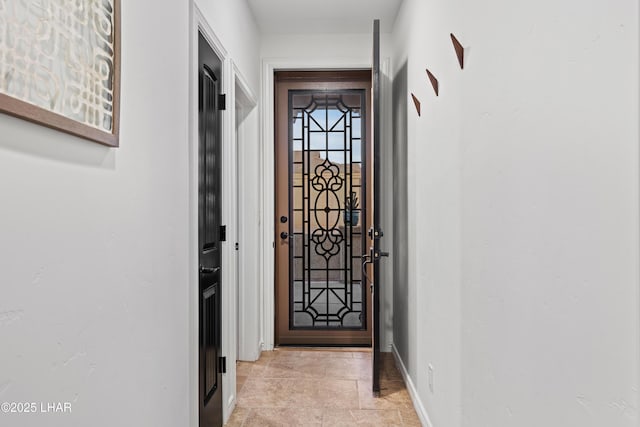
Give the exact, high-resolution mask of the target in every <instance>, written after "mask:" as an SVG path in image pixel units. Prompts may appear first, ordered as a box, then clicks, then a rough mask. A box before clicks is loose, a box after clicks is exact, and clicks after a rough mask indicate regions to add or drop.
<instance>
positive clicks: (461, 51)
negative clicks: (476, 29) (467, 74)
mask: <svg viewBox="0 0 640 427" xmlns="http://www.w3.org/2000/svg"><path fill="white" fill-rule="evenodd" d="M451 41H452V42H453V48H454V49H455V50H456V55H457V56H458V62H459V63H460V69H462V70H464V47H462V44H461V43H460V42H459V41H458V39H457V38H456V36H454V35H453V33H451Z"/></svg>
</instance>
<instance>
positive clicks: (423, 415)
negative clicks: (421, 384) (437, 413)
mask: <svg viewBox="0 0 640 427" xmlns="http://www.w3.org/2000/svg"><path fill="white" fill-rule="evenodd" d="M391 352H392V353H393V358H394V359H395V360H396V366H397V367H398V369H399V370H400V373H401V374H402V378H403V379H404V383H405V384H406V386H407V391H408V392H409V396H411V400H412V401H413V407H414V408H415V410H416V413H417V414H418V418H420V422H421V423H422V425H423V426H425V427H433V424H432V423H431V420H430V419H429V415H428V414H427V410H426V409H425V407H424V405H423V404H422V401H421V400H420V396H418V390H417V389H416V386H415V384H413V381H412V380H411V377H410V376H409V372H408V371H407V367H406V366H404V363H403V362H402V358H400V354H398V349H397V348H396V346H395V345H394V344H391Z"/></svg>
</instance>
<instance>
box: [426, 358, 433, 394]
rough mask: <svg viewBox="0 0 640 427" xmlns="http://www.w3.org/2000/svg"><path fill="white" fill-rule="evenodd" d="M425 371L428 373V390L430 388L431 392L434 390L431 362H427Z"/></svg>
mask: <svg viewBox="0 0 640 427" xmlns="http://www.w3.org/2000/svg"><path fill="white" fill-rule="evenodd" d="M427 373H428V380H429V390H431V393H433V392H434V389H433V365H432V364H431V363H429V366H428V367H427Z"/></svg>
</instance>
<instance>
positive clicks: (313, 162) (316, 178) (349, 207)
mask: <svg viewBox="0 0 640 427" xmlns="http://www.w3.org/2000/svg"><path fill="white" fill-rule="evenodd" d="M288 104H289V126H290V129H289V161H290V168H289V188H290V194H289V199H290V203H289V206H290V212H289V218H291V219H292V221H290V223H289V236H290V246H289V258H290V259H289V268H290V274H289V277H290V292H289V295H290V296H289V311H290V316H289V321H290V328H291V329H336V328H341V329H366V327H367V321H366V319H367V317H366V302H365V301H364V299H363V298H365V293H364V292H363V283H362V271H361V267H360V266H361V263H362V261H361V256H362V254H363V250H362V249H363V247H364V242H363V237H364V236H363V231H362V230H363V226H362V221H364V219H365V218H366V202H367V201H366V191H364V185H365V183H364V179H363V177H364V176H365V171H364V169H365V162H364V161H363V160H364V159H365V158H366V156H365V154H364V151H363V149H364V145H363V138H362V135H363V134H364V133H365V129H364V126H365V123H366V121H365V120H364V115H365V114H366V108H365V106H366V96H365V91H364V90H362V89H355V90H339V91H313V90H311V91H310V90H290V91H289V102H288Z"/></svg>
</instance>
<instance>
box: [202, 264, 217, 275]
mask: <svg viewBox="0 0 640 427" xmlns="http://www.w3.org/2000/svg"><path fill="white" fill-rule="evenodd" d="M218 271H220V267H215V268H207V267H204V266H202V265H201V266H200V274H214V273H217V272H218Z"/></svg>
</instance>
